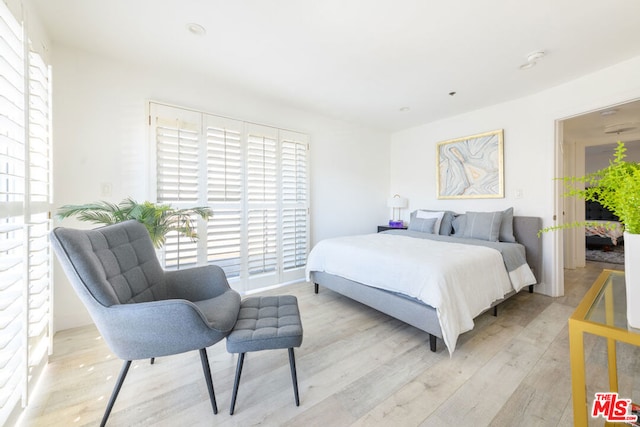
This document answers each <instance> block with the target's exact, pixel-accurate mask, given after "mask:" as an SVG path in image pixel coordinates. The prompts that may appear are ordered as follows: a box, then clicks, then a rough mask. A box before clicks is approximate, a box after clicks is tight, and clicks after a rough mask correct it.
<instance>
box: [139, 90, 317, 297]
mask: <svg viewBox="0 0 640 427" xmlns="http://www.w3.org/2000/svg"><path fill="white" fill-rule="evenodd" d="M149 111H150V126H151V132H150V134H151V135H152V139H153V144H154V145H155V153H156V168H155V176H154V179H155V183H156V195H157V201H158V202H159V203H167V204H171V205H172V206H174V207H193V206H208V207H210V208H211V209H212V210H213V213H214V214H213V217H212V218H211V219H210V220H209V221H208V223H206V224H204V223H201V224H199V228H198V235H199V236H200V239H199V240H198V241H197V242H192V241H191V240H190V239H188V238H184V237H181V236H178V235H170V236H167V243H166V245H165V248H164V255H163V256H164V260H163V261H164V265H165V267H167V268H181V267H185V266H193V265H204V264H217V265H220V266H221V267H222V268H223V269H224V270H225V273H226V275H227V277H228V278H229V279H230V281H231V282H235V283H239V286H240V287H241V288H242V289H240V290H242V291H251V290H255V289H259V288H261V287H265V286H270V285H274V284H277V283H283V282H290V281H295V280H299V279H302V278H303V277H304V267H305V262H306V257H307V253H308V248H309V197H308V193H309V187H308V159H309V157H308V153H309V143H308V137H307V136H306V135H304V134H301V133H298V132H292V131H287V130H282V129H277V128H274V127H270V126H263V125H257V124H253V123H247V122H242V121H239V120H234V119H229V118H226V117H219V116H215V115H211V114H206V113H202V112H197V111H193V110H188V109H183V108H178V107H171V106H166V105H162V104H158V103H154V102H151V103H150V107H149Z"/></svg>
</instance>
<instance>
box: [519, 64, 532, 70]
mask: <svg viewBox="0 0 640 427" xmlns="http://www.w3.org/2000/svg"><path fill="white" fill-rule="evenodd" d="M535 66H536V63H535V62H525V63H524V64H522V65H521V66H520V69H521V70H528V69H529V68H533V67H535Z"/></svg>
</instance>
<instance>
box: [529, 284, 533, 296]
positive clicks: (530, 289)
mask: <svg viewBox="0 0 640 427" xmlns="http://www.w3.org/2000/svg"><path fill="white" fill-rule="evenodd" d="M529 293H530V294H532V293H533V285H529Z"/></svg>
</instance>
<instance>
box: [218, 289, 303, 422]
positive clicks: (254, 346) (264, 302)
mask: <svg viewBox="0 0 640 427" xmlns="http://www.w3.org/2000/svg"><path fill="white" fill-rule="evenodd" d="M300 344H302V322H300V311H299V310H298V300H297V299H296V297H294V296H293V295H282V296H276V297H249V298H247V299H245V300H244V301H242V304H241V305H240V312H239V313H238V321H237V322H236V325H235V326H234V327H233V331H231V333H230V334H229V335H228V336H227V351H228V352H229V353H240V354H239V355H238V366H237V368H236V379H235V382H234V384H233V396H232V398H231V410H230V412H229V413H230V414H231V415H233V411H234V409H235V406H236V396H237V395H238V385H239V384H240V375H241V374H242V364H243V363H244V355H245V353H246V352H249V351H260V350H274V349H278V348H287V349H289V366H290V367H291V380H292V381H293V393H294V397H295V400H296V406H299V405H300V399H299V397H298V380H297V376H296V361H295V356H294V354H293V347H300Z"/></svg>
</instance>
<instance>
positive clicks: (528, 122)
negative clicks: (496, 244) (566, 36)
mask: <svg viewBox="0 0 640 427" xmlns="http://www.w3.org/2000/svg"><path fill="white" fill-rule="evenodd" d="M638 75H640V57H637V58H634V59H632V60H629V61H626V62H623V63H621V64H618V65H616V66H613V67H610V68H607V69H605V70H601V71H600V72H597V73H594V74H591V75H588V76H585V77H583V78H580V79H577V80H574V81H572V82H569V83H567V84H564V85H561V86H557V87H555V88H552V89H549V90H547V91H544V92H540V93H537V94H535V95H532V96H529V97H525V98H521V99H517V100H514V101H511V102H506V103H503V104H499V105H494V106H491V107H487V108H483V109H480V110H477V111H473V112H470V113H467V114H462V115H459V116H455V117H450V118H447V119H444V120H440V121H438V122H434V123H429V124H425V125H423V126H418V127H415V128H411V129H407V130H404V131H401V132H397V133H394V134H393V135H392V143H391V152H390V156H391V181H390V188H391V191H392V192H395V193H400V194H401V195H403V196H405V197H408V198H409V204H410V207H409V209H407V210H405V212H404V219H405V220H406V219H408V214H409V212H410V211H411V210H413V209H416V208H438V209H440V208H442V209H445V208H446V209H450V210H453V211H456V212H464V211H467V210H499V209H504V208H507V207H509V206H513V207H514V208H515V214H516V215H527V216H539V217H542V219H543V226H549V225H553V224H554V220H553V215H554V214H556V212H555V211H554V203H555V201H556V192H555V184H554V180H553V178H554V177H555V176H556V175H555V171H556V169H555V158H556V156H555V152H556V138H555V121H556V120H559V119H565V118H568V117H570V116H573V115H577V114H581V113H584V112H588V111H591V110H595V109H598V108H602V107H605V106H608V105H613V104H617V103H621V102H624V101H627V100H632V99H636V98H639V97H640V80H639V79H638V78H637V76H638ZM495 129H504V137H505V141H504V173H505V197H504V199H469V200H438V199H437V196H436V144H437V143H438V142H440V141H444V140H447V139H452V138H456V137H462V136H467V135H473V134H476V133H480V132H484V131H490V130H495ZM517 190H518V191H520V192H521V193H522V198H516V191H517ZM542 239H543V252H544V267H543V270H544V271H543V277H542V282H543V283H542V286H539V287H538V289H539V290H540V291H541V292H543V293H546V294H549V295H561V294H562V293H563V286H562V279H561V278H558V277H557V274H558V272H557V271H556V270H555V269H554V263H555V260H556V257H557V256H562V252H561V251H558V252H559V253H556V247H557V244H556V243H557V242H556V240H555V239H559V237H558V235H557V234H556V233H546V234H544V235H543V237H542ZM559 273H560V274H561V273H562V272H561V271H560V272H559Z"/></svg>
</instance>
